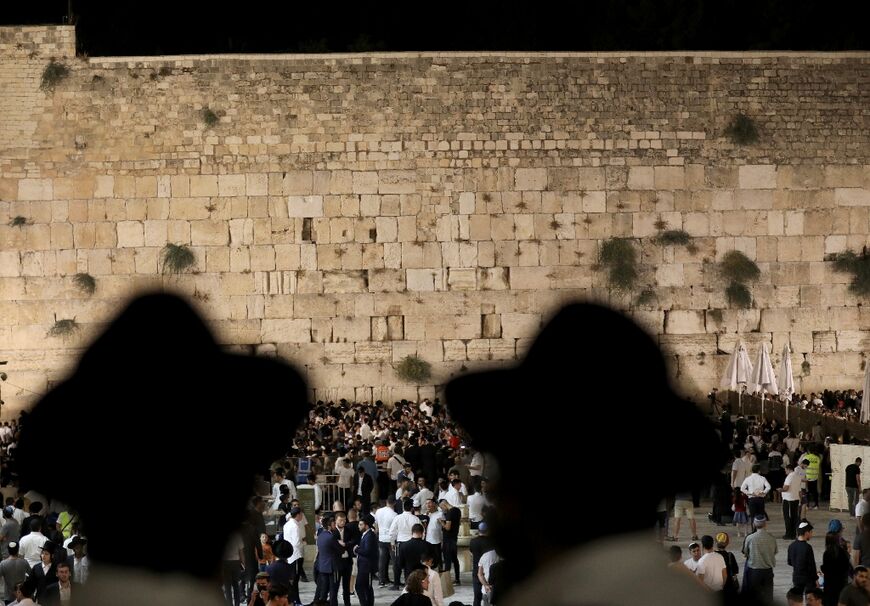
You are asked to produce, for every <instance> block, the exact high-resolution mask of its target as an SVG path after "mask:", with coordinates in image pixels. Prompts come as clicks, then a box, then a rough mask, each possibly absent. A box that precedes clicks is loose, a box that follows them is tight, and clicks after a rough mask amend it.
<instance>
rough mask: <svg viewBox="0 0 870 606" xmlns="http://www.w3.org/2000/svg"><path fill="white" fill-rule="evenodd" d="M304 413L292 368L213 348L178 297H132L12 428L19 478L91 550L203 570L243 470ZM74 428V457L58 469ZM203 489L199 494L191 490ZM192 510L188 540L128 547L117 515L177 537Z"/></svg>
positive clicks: (233, 521)
mask: <svg viewBox="0 0 870 606" xmlns="http://www.w3.org/2000/svg"><path fill="white" fill-rule="evenodd" d="M305 412H306V388H305V383H304V381H303V380H302V378H301V376H300V375H299V373H297V372H296V371H295V370H293V369H292V368H291V367H290V366H288V365H287V364H285V363H283V362H281V361H279V360H277V359H264V358H255V357H253V356H244V355H234V354H228V353H224V352H222V351H221V350H220V348H219V347H218V346H217V344H216V342H215V340H214V338H213V337H212V335H211V334H210V332H209V330H208V329H207V328H206V326H205V324H204V323H203V321H202V320H201V319H200V318H199V317H198V316H197V314H196V313H195V312H194V311H193V310H192V309H191V307H190V306H189V305H188V304H187V303H185V302H184V301H183V300H182V299H180V298H178V297H175V296H172V295H166V294H152V295H146V296H142V297H140V298H138V299H136V300H134V301H133V302H132V303H130V305H129V306H128V307H127V308H126V309H125V310H124V311H122V312H121V314H120V315H119V316H118V317H117V318H116V319H115V320H114V321H113V322H112V324H111V325H110V326H109V327H108V328H107V329H106V331H105V332H104V333H103V334H102V335H100V336H99V337H98V338H97V339H96V340H95V341H94V343H93V344H92V345H91V346H90V347H89V348H88V349H87V351H86V352H85V353H84V354H83V355H82V358H81V360H80V361H79V364H78V367H77V368H76V371H75V373H74V374H73V375H72V376H71V377H70V378H69V379H68V380H66V381H65V382H63V383H62V384H60V385H58V386H57V387H55V388H54V389H53V390H52V391H51V392H50V393H48V394H47V395H46V396H45V397H43V398H42V400H40V402H39V403H38V404H37V405H36V407H35V408H34V409H33V412H32V413H31V415H30V416H29V418H28V420H27V423H26V425H25V426H24V427H23V428H22V431H21V440H20V443H19V445H18V448H19V450H18V457H19V461H20V462H21V463H20V478H21V485H22V486H26V487H28V488H32V489H35V490H38V491H39V492H42V493H44V494H45V495H47V496H49V497H51V498H57V499H60V500H61V501H63V502H65V503H68V504H69V505H70V506H71V507H73V508H74V509H75V510H76V511H78V512H79V513H80V514H81V516H82V518H83V520H84V521H85V522H86V524H87V527H88V537H89V539H90V542H89V547H90V557H92V558H93V559H94V560H96V561H103V562H109V563H113V564H117V565H124V566H132V567H140V568H147V569H151V570H152V571H157V572H169V571H184V572H187V573H190V574H193V575H195V576H198V577H203V578H206V577H210V576H211V575H213V574H214V572H215V571H216V570H217V569H218V567H219V564H220V560H221V556H222V553H223V549H224V545H225V544H226V541H227V537H228V535H229V534H230V533H231V532H232V531H234V530H235V529H237V528H238V527H239V525H240V523H241V521H242V519H243V516H244V513H245V504H246V501H247V499H248V497H250V495H251V490H252V489H251V485H252V484H251V479H252V477H253V474H254V472H256V471H258V470H260V469H262V468H263V467H265V466H266V465H268V464H269V462H271V461H273V460H274V459H276V458H278V457H280V456H283V455H284V453H285V452H286V451H287V448H288V447H289V445H290V442H291V440H292V436H293V433H294V430H295V428H296V425H297V424H298V423H299V422H300V421H301V420H302V418H303V417H304V415H305ZM70 431H74V433H75V434H76V436H78V437H79V438H82V439H80V440H78V441H77V446H76V452H75V459H76V463H77V464H76V465H72V466H65V467H64V468H63V469H62V470H59V469H58V459H57V449H56V448H51V447H50V445H51V444H55V445H57V444H63V443H64V442H65V441H66V439H67V438H68V436H69V433H70ZM205 495H209V499H208V501H207V507H203V506H202V505H203V502H204V497H205ZM194 506H195V507H196V514H195V519H196V522H197V525H198V526H200V527H201V528H207V529H208V532H202V533H197V541H196V542H197V552H196V554H195V557H193V558H191V557H189V555H188V554H183V553H181V552H182V551H183V550H178V549H171V548H168V544H167V543H166V542H165V541H139V542H138V546H137V547H136V548H135V549H129V548H128V547H127V545H128V543H127V537H126V534H125V533H123V532H120V530H121V529H123V528H126V527H129V524H130V516H131V515H132V514H133V513H135V512H137V511H139V512H148V515H142V516H141V517H139V519H138V520H137V522H136V533H137V535H139V536H146V537H156V536H160V537H166V538H171V537H176V538H178V537H181V536H185V535H186V534H187V533H188V532H189V529H190V524H191V522H192V519H193V517H194V514H186V513H185V510H186V509H190V508H192V507H194Z"/></svg>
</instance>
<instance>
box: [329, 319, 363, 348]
mask: <svg viewBox="0 0 870 606" xmlns="http://www.w3.org/2000/svg"><path fill="white" fill-rule="evenodd" d="M332 336H333V338H334V339H335V340H336V341H342V342H351V343H352V342H355V341H368V340H369V339H370V338H371V336H372V330H371V318H367V317H365V318H356V317H353V316H344V317H340V318H333V319H332Z"/></svg>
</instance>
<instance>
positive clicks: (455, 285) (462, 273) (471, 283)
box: [447, 267, 477, 290]
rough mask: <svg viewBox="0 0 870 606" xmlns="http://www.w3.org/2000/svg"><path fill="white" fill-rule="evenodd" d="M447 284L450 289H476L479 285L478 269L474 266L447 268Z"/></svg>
mask: <svg viewBox="0 0 870 606" xmlns="http://www.w3.org/2000/svg"><path fill="white" fill-rule="evenodd" d="M447 272H448V273H447V286H448V289H449V290H475V289H476V287H477V270H476V269H474V268H458V267H450V268H448V269H447Z"/></svg>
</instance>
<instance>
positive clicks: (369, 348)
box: [354, 342, 393, 383]
mask: <svg viewBox="0 0 870 606" xmlns="http://www.w3.org/2000/svg"><path fill="white" fill-rule="evenodd" d="M354 347H355V357H356V360H357V362H358V363H359V364H378V363H380V362H384V363H389V362H390V360H391V359H392V356H393V347H392V345H391V344H390V343H372V342H364V343H355V344H354ZM376 369H377V367H372V366H363V367H362V368H361V372H362V374H363V378H364V380H365V381H368V382H372V383H373V382H376V381H377V380H378V379H377V378H376V372H375V371H376Z"/></svg>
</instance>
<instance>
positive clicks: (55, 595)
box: [37, 562, 76, 606]
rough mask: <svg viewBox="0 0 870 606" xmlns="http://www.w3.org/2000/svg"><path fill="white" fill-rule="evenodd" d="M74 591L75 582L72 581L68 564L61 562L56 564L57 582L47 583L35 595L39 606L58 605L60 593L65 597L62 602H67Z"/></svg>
mask: <svg viewBox="0 0 870 606" xmlns="http://www.w3.org/2000/svg"><path fill="white" fill-rule="evenodd" d="M75 593H76V592H75V583H73V582H72V572H71V571H70V568H69V564H67V563H66V562H61V563H60V564H58V565H57V582H56V583H52V584H50V585H47V586H46V587H45V589H43V590H42V591H40V592H39V593H38V594H37V595H38V598H39V604H40V606H60V604H61V595H64V597H65V599H64V600H63V603H69V600H70V599H71V598H72V595H73V594H75Z"/></svg>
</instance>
